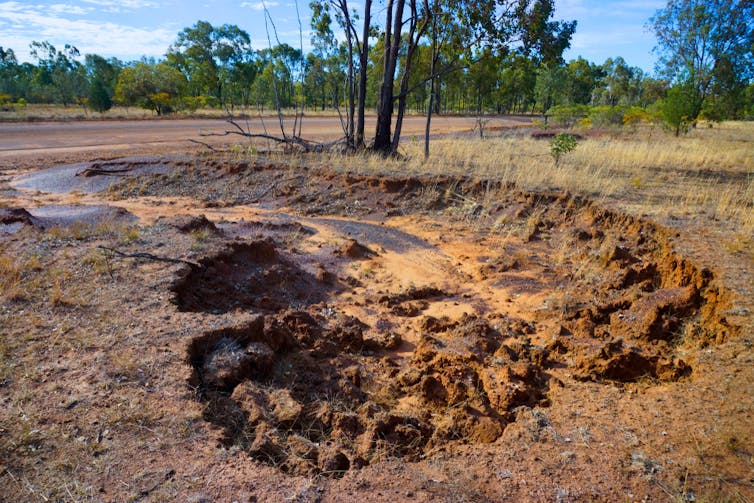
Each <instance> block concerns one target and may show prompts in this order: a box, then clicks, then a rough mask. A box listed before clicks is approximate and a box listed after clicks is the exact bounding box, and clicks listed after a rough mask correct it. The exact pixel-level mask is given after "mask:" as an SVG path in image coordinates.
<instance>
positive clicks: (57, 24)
mask: <svg viewBox="0 0 754 503" xmlns="http://www.w3.org/2000/svg"><path fill="white" fill-rule="evenodd" d="M126 3H129V2H126ZM130 3H136V2H134V1H132V2H130ZM0 20H2V21H4V22H9V23H10V24H11V25H12V27H11V28H10V29H7V28H4V29H3V32H4V33H3V44H4V45H5V44H7V46H8V47H11V48H12V49H13V50H14V51H15V52H16V55H17V56H18V58H19V59H20V60H25V61H29V60H30V55H29V44H30V43H31V41H32V40H37V41H44V40H46V41H49V42H50V43H52V44H53V45H55V46H56V47H58V46H61V47H62V46H63V45H65V44H71V45H75V46H76V47H77V48H78V49H79V50H80V51H81V53H82V54H86V53H96V54H101V55H103V56H116V57H119V58H124V59H131V58H138V57H140V56H142V55H146V56H159V55H162V54H164V53H165V51H166V50H167V48H168V46H169V45H170V43H171V42H172V41H173V39H174V38H175V31H174V30H172V29H166V28H155V29H142V28H135V27H133V26H127V25H121V24H117V23H113V22H107V21H93V20H86V19H67V18H65V17H62V15H61V14H60V12H59V11H53V10H50V9H40V8H38V7H37V6H34V5H23V4H21V3H19V2H0Z"/></svg>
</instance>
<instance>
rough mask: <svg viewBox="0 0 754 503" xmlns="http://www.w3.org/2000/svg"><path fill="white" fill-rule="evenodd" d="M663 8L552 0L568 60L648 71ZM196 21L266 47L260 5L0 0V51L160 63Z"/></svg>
mask: <svg viewBox="0 0 754 503" xmlns="http://www.w3.org/2000/svg"><path fill="white" fill-rule="evenodd" d="M376 2H377V3H378V4H381V3H382V2H381V0H376ZM266 4H267V7H268V9H269V10H270V13H271V15H272V17H273V19H274V21H275V25H276V27H277V30H278V36H279V38H280V40H281V41H283V42H288V43H290V44H291V45H294V46H296V47H298V45H299V43H298V36H299V31H298V19H297V16H296V3H295V2H294V1H293V0H267V1H266ZM664 4H665V2H664V0H636V1H627V0H602V1H599V0H556V6H557V7H556V8H557V12H556V17H557V18H558V19H564V20H571V19H576V20H577V21H578V27H577V29H576V34H575V35H574V37H573V40H572V47H571V49H569V51H568V52H567V53H566V59H572V58H576V57H577V56H583V57H585V58H586V59H588V60H590V61H594V62H596V63H602V62H603V61H604V60H605V59H607V58H608V57H616V56H623V57H624V59H625V60H626V61H627V62H628V64H629V65H631V66H639V67H641V68H643V69H644V70H645V71H647V72H652V71H653V69H654V61H655V58H654V55H653V54H651V50H652V47H653V46H654V45H655V39H654V36H653V35H652V34H651V33H647V32H646V31H645V28H644V25H645V24H646V21H647V20H648V19H649V17H650V16H652V15H653V14H654V13H655V11H656V10H657V9H659V8H661V7H663V5H664ZM354 5H355V6H356V5H359V4H358V3H354ZM298 7H299V9H300V11H301V16H302V23H303V25H304V30H305V33H304V43H305V45H308V38H309V37H308V32H306V31H307V30H308V28H309V21H308V17H307V16H308V12H309V10H308V0H298ZM377 10H378V12H379V10H380V9H379V6H378V9H377ZM198 20H204V21H209V22H210V23H212V24H213V25H221V24H224V23H231V24H236V25H238V26H239V27H241V28H242V29H244V30H246V31H247V32H248V33H249V34H250V35H251V37H252V44H253V46H254V47H255V48H263V47H267V38H266V33H265V26H264V13H263V8H262V1H261V0H53V1H45V0H22V1H11V2H6V1H0V46H2V47H5V48H8V47H10V48H12V49H13V50H14V51H15V52H16V55H17V56H18V58H19V59H20V60H22V61H28V60H29V49H28V47H29V43H30V42H31V41H32V40H38V41H43V40H47V41H49V42H51V43H52V44H53V45H55V46H56V47H60V48H62V46H63V45H65V44H66V43H69V44H72V45H75V46H76V47H78V49H79V50H80V51H81V53H82V54H86V53H96V54H100V55H102V56H105V57H110V56H116V57H118V58H120V59H123V60H132V59H138V58H140V57H141V56H154V57H158V58H159V57H161V56H162V55H163V54H164V53H165V51H166V50H167V48H168V46H169V45H170V44H171V43H172V42H173V41H174V40H175V38H176V35H177V34H178V32H179V31H181V29H183V28H185V27H187V26H191V25H193V24H194V23H196V21H198ZM305 49H306V47H305Z"/></svg>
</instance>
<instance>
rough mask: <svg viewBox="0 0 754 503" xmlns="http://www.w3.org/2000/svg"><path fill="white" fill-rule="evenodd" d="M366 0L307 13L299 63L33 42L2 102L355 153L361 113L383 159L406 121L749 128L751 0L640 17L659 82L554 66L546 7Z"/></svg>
mask: <svg viewBox="0 0 754 503" xmlns="http://www.w3.org/2000/svg"><path fill="white" fill-rule="evenodd" d="M371 4H372V2H371V0H366V1H362V2H361V3H360V4H359V6H360V8H362V9H363V10H362V11H361V12H356V11H355V10H354V9H352V8H351V7H350V6H349V5H348V3H347V0H324V1H313V2H311V4H310V6H311V8H312V11H313V17H312V19H311V25H312V28H313V34H314V35H313V38H312V45H313V49H312V50H311V52H309V53H306V54H305V53H304V52H303V51H302V49H301V48H294V47H292V46H290V45H288V44H276V45H271V46H270V47H268V48H263V49H260V48H256V49H255V48H252V47H251V43H250V37H249V34H248V33H247V32H245V31H244V30H242V29H241V28H239V27H238V26H236V25H231V24H226V25H222V26H213V25H211V24H210V23H208V22H206V21H199V22H197V23H196V24H195V25H194V26H191V27H188V28H185V29H184V30H182V31H181V32H180V33H179V34H178V36H177V38H176V40H175V42H174V43H173V44H172V45H171V46H170V47H169V49H168V51H167V53H166V55H165V57H164V58H163V59H161V60H154V59H147V58H143V59H142V60H139V61H131V62H124V61H121V60H118V59H116V58H107V59H106V58H103V57H101V56H99V55H96V54H87V55H85V56H84V57H83V58H82V57H81V55H80V53H79V51H78V49H77V48H76V47H73V46H70V45H66V46H65V47H64V48H62V49H58V48H56V47H54V46H53V45H52V44H50V43H49V42H33V43H32V44H31V47H30V48H31V56H32V58H33V59H34V61H35V62H34V63H19V62H18V60H17V59H16V56H15V53H14V51H13V50H12V49H9V48H2V47H0V105H2V106H4V107H8V106H10V105H11V104H14V103H57V104H62V105H64V106H70V105H80V106H87V107H89V108H91V109H93V110H96V111H100V112H103V111H106V110H108V109H109V108H110V107H111V106H112V105H113V104H120V105H124V106H136V107H142V108H145V109H149V110H153V111H154V112H155V113H156V114H157V115H163V114H167V113H171V112H174V111H180V110H195V109H197V108H201V107H215V108H227V109H229V110H235V109H237V108H243V109H248V108H253V109H258V110H262V111H263V110H271V109H291V108H294V109H296V110H298V111H299V112H301V111H303V110H305V109H306V110H321V111H331V112H334V113H338V114H340V116H341V117H342V119H343V122H344V129H345V132H346V135H347V136H348V139H349V143H350V144H352V145H353V146H354V147H359V146H361V145H363V144H364V131H363V115H364V111H365V110H374V111H376V112H377V114H378V117H379V122H382V123H383V126H384V127H387V128H388V129H387V131H382V132H381V131H380V130H379V129H380V125H379V124H378V131H377V133H376V135H375V141H376V143H378V144H379V146H380V148H379V149H380V150H383V151H389V150H391V149H393V150H394V148H395V147H396V146H397V141H396V140H397V137H398V136H399V134H400V120H401V119H402V116H403V114H404V113H405V112H406V111H414V112H421V113H424V114H427V117H428V122H429V120H430V118H431V114H433V113H434V114H449V113H457V114H479V115H482V114H490V113H496V114H508V113H516V114H531V113H539V114H547V115H548V116H549V117H552V118H554V120H556V121H560V122H562V123H566V124H569V123H576V122H582V123H591V124H593V125H594V124H597V125H603V124H611V123H627V122H631V121H638V120H641V118H642V117H644V115H642V113H644V114H649V113H652V112H654V113H656V114H657V115H660V116H662V117H663V118H665V119H666V121H667V122H668V123H669V124H671V125H672V126H673V127H674V128H676V132H677V133H678V132H680V131H682V130H683V129H684V128H686V127H688V126H689V125H690V124H693V122H694V121H696V120H697V119H698V118H699V117H705V118H708V119H713V120H722V119H741V118H749V119H751V118H754V85H753V84H752V79H753V78H754V70H753V68H754V64H753V63H754V59H753V58H752V48H753V47H754V35H753V34H752V33H754V32H753V30H752V24H753V23H754V21H752V19H754V7H752V2H750V1H749V0H738V1H737V0H705V1H701V0H670V1H669V2H668V4H667V7H666V8H665V9H661V10H660V11H658V13H657V14H656V15H655V16H654V17H653V18H652V19H651V20H650V21H649V27H650V28H651V29H652V30H653V31H654V32H655V34H656V35H657V38H658V47H657V52H658V55H659V58H660V66H661V70H662V71H661V72H659V73H658V76H650V75H646V74H645V73H644V72H643V71H642V70H641V69H640V68H636V67H632V66H630V65H629V64H628V63H627V62H626V61H624V59H623V58H621V57H616V58H610V59H608V60H607V61H605V62H603V63H602V64H596V63H593V62H590V61H587V60H585V59H583V58H578V59H576V60H572V61H568V62H565V61H564V60H563V58H562V54H563V52H564V51H565V49H567V48H568V47H569V45H570V39H571V36H572V35H573V33H574V31H575V28H576V23H575V22H574V21H572V22H557V21H553V20H552V15H553V11H554V4H553V1H552V0H535V1H530V0H494V1H487V2H471V1H469V2H465V1H461V2H459V1H450V0H386V5H385V8H384V9H381V10H380V16H384V19H382V20H379V19H376V16H375V15H373V14H372V13H371ZM265 14H266V15H267V13H265ZM335 25H337V28H339V30H337V31H339V32H342V33H344V36H343V39H342V40H338V39H337V38H336V37H335V35H334V32H335V31H336V30H334V28H335ZM393 114H397V116H396V118H397V119H398V125H397V126H395V127H396V130H395V131H391V130H390V119H392V118H393ZM385 133H387V135H385ZM391 133H392V135H393V136H392V137H391Z"/></svg>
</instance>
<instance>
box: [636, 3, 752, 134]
mask: <svg viewBox="0 0 754 503" xmlns="http://www.w3.org/2000/svg"><path fill="white" fill-rule="evenodd" d="M752 19H754V2H751V1H750V0H705V1H703V2H701V1H699V0H668V3H667V5H666V7H665V8H664V9H661V10H659V11H657V14H656V15H655V16H654V17H653V18H652V19H651V20H650V26H651V28H652V29H653V30H654V32H655V36H656V37H657V42H658V47H657V49H658V53H659V55H660V65H661V67H662V68H663V70H664V73H665V75H666V76H667V77H668V78H669V79H671V80H672V81H674V82H675V83H676V87H675V88H674V90H672V95H671V93H669V96H668V97H667V98H666V100H665V105H664V110H665V115H666V120H668V121H670V123H672V126H673V127H674V128H675V130H676V134H678V133H679V131H680V130H682V129H683V127H684V126H683V125H684V124H688V123H691V122H693V121H695V120H696V119H697V117H699V114H700V113H701V111H702V109H703V108H704V106H705V101H707V100H708V99H710V98H712V101H714V102H715V103H713V104H709V105H708V110H710V111H711V112H712V113H713V114H714V115H716V118H723V117H725V116H730V115H731V112H735V109H738V108H740V106H741V105H740V104H736V98H735V96H732V95H733V94H736V93H741V92H742V90H743V89H744V88H745V87H746V85H747V84H748V83H749V82H750V81H751V78H752V77H754V22H753V21H752ZM679 86H682V87H683V89H681V87H679ZM731 103H732V105H731Z"/></svg>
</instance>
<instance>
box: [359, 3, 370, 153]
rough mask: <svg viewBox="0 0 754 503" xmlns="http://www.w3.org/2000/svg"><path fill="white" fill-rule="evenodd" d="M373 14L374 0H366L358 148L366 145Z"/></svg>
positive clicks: (361, 58)
mask: <svg viewBox="0 0 754 503" xmlns="http://www.w3.org/2000/svg"><path fill="white" fill-rule="evenodd" d="M371 15H372V0H365V1H364V31H363V33H362V36H361V52H360V53H359V99H358V105H357V112H356V148H362V147H363V146H364V109H365V108H366V99H367V65H368V64H369V26H370V18H371Z"/></svg>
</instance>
